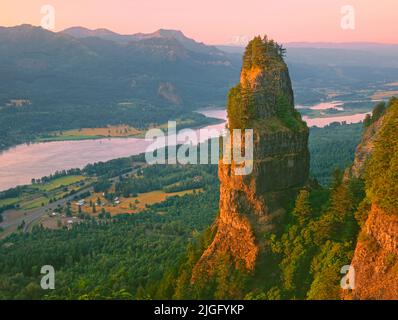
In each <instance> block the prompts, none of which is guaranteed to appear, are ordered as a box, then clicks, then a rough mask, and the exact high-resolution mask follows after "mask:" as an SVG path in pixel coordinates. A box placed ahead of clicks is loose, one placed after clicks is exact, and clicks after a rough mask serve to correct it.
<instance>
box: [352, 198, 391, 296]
mask: <svg viewBox="0 0 398 320" xmlns="http://www.w3.org/2000/svg"><path fill="white" fill-rule="evenodd" d="M351 265H352V266H353V267H354V269H355V290H353V295H352V298H353V299H363V300H369V299H372V300H373V299H376V300H379V299H384V300H385V299H398V217H397V216H396V215H392V214H387V213H385V212H384V211H383V210H381V209H379V208H378V207H377V206H376V205H373V206H372V209H371V211H370V213H369V216H368V219H367V221H366V223H365V226H364V227H363V229H362V232H361V235H360V237H359V241H358V243H357V247H356V249H355V255H354V258H353V260H352V263H351Z"/></svg>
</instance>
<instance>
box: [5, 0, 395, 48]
mask: <svg viewBox="0 0 398 320" xmlns="http://www.w3.org/2000/svg"><path fill="white" fill-rule="evenodd" d="M46 4H49V5H52V6H54V8H55V10H56V11H55V13H56V20H55V23H56V28H55V31H59V30H63V29H65V28H67V27H71V26H84V27H88V28H91V29H95V28H107V29H111V30H113V31H115V32H119V33H125V34H131V33H136V32H153V31H155V30H157V29H159V28H167V29H179V30H182V31H183V32H184V33H185V34H186V35H187V36H189V37H192V38H194V39H196V40H198V41H203V42H205V43H209V44H226V43H232V42H233V41H236V40H235V39H237V37H240V39H245V38H247V37H252V36H254V35H258V34H261V35H263V34H268V35H269V36H270V37H272V38H274V39H275V40H276V41H278V42H291V41H309V42H318V41H322V42H351V41H360V42H363V41H366V42H383V43H398V18H397V14H398V0H344V1H341V0H244V1H243V0H197V1H193V0H111V1H108V0H0V25H1V26H14V25H18V24H22V23H29V24H33V25H40V21H41V18H42V15H41V14H40V8H41V6H42V5H46ZM347 4H348V5H352V6H354V8H355V13H356V26H355V30H343V29H342V28H341V27H340V21H341V18H342V14H341V13H340V9H341V7H342V6H343V5H347Z"/></svg>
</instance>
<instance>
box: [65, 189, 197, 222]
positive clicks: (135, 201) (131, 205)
mask: <svg viewBox="0 0 398 320" xmlns="http://www.w3.org/2000/svg"><path fill="white" fill-rule="evenodd" d="M194 191H196V192H200V191H201V189H196V190H193V189H191V190H184V191H179V192H172V193H166V192H164V191H161V190H156V191H151V192H146V193H140V194H139V195H138V196H137V197H130V198H120V199H119V202H120V203H118V204H116V203H115V202H109V201H108V200H106V199H105V198H104V197H103V196H102V194H101V193H95V194H93V195H92V196H91V197H89V198H86V199H85V201H86V203H85V205H83V206H82V208H81V210H82V212H84V213H87V214H90V215H94V216H97V215H98V214H99V213H101V210H102V209H105V211H106V212H109V213H110V214H112V215H117V214H122V213H130V214H133V213H138V212H141V211H143V210H145V208H146V206H150V205H153V204H155V203H160V202H163V201H165V200H166V199H167V198H168V197H172V196H183V195H185V194H191V193H193V192H194ZM98 198H99V199H100V200H101V204H102V205H96V212H95V213H94V212H93V209H92V207H90V201H91V202H92V203H96V202H97V200H98ZM72 210H73V211H74V212H78V206H77V205H76V203H73V204H72Z"/></svg>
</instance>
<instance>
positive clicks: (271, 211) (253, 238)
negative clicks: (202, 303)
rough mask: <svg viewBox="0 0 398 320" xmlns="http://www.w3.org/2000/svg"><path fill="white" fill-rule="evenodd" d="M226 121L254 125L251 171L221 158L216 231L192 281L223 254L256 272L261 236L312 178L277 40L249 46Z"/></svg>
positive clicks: (304, 133) (303, 131)
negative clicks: (241, 170) (238, 170)
mask: <svg viewBox="0 0 398 320" xmlns="http://www.w3.org/2000/svg"><path fill="white" fill-rule="evenodd" d="M228 120H229V129H230V130H232V129H235V128H242V129H245V128H252V129H253V132H254V143H253V147H254V150H253V160H254V161H253V171H252V173H251V174H249V175H236V174H235V170H234V169H235V166H236V164H235V163H234V162H233V161H232V163H231V164H224V163H223V161H222V160H221V161H220V163H219V178H220V212H219V217H218V219H217V233H216V235H215V238H214V241H213V243H212V244H211V245H210V246H209V247H208V249H207V250H206V251H205V252H204V254H203V255H202V257H201V259H200V260H199V262H198V264H197V265H196V267H195V269H194V272H193V277H194V280H195V277H198V276H199V273H201V272H206V273H207V274H212V273H213V272H215V271H214V270H215V269H216V268H215V266H217V263H219V261H221V260H222V261H225V259H224V258H225V257H228V259H229V260H228V261H230V262H231V263H232V264H235V266H236V267H237V268H244V269H245V270H249V271H251V270H254V269H255V266H256V262H257V260H258V256H259V255H260V254H261V252H262V251H263V250H264V246H265V243H264V241H263V238H264V237H263V236H264V234H265V233H267V232H270V230H272V229H273V228H274V224H273V221H274V219H275V218H277V217H279V216H280V215H282V214H283V213H284V209H283V204H284V200H286V199H289V198H290V197H292V196H294V195H295V193H296V192H297V190H298V189H299V188H301V187H302V186H304V185H305V184H306V182H307V180H308V173H309V151H308V146H307V143H308V128H307V126H306V124H305V123H304V122H303V121H302V120H301V117H300V115H299V114H298V113H297V112H296V111H295V110H294V99H293V91H292V86H291V81H290V77H289V72H288V69H287V66H286V64H285V62H284V61H283V58H282V49H281V48H280V47H279V46H278V45H277V44H275V43H274V42H272V41H267V40H266V39H264V40H263V39H261V38H259V37H257V38H255V39H254V40H252V41H251V42H250V43H249V45H248V47H247V48H246V52H245V55H244V58H243V67H242V71H241V77H240V83H239V84H238V85H237V86H236V87H234V88H233V89H231V91H230V94H229V101H228ZM223 259H224V260H223Z"/></svg>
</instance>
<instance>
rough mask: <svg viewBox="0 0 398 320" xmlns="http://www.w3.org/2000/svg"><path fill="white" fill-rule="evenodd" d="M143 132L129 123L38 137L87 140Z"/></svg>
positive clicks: (128, 135)
mask: <svg viewBox="0 0 398 320" xmlns="http://www.w3.org/2000/svg"><path fill="white" fill-rule="evenodd" d="M141 133H142V132H141V131H140V130H138V129H136V128H134V127H130V126H128V125H119V126H107V127H102V128H82V129H74V130H67V131H62V132H54V133H52V134H49V135H47V136H44V137H40V138H38V140H39V141H62V140H86V139H101V138H107V137H111V138H122V137H135V136H137V135H139V134H141Z"/></svg>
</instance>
